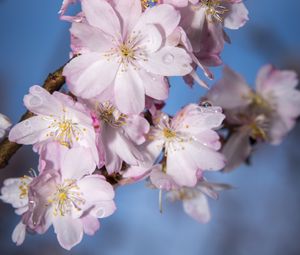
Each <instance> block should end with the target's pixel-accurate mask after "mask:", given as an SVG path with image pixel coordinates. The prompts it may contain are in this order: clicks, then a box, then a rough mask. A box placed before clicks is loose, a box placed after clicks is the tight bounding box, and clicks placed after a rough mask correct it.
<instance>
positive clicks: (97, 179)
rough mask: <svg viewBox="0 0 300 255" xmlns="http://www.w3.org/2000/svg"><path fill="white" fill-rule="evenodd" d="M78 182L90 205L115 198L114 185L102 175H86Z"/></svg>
mask: <svg viewBox="0 0 300 255" xmlns="http://www.w3.org/2000/svg"><path fill="white" fill-rule="evenodd" d="M77 184H78V187H79V189H80V192H82V194H83V197H84V198H85V200H86V202H87V203H88V204H89V205H93V204H95V203H99V202H102V201H107V200H112V199H113V198H114V195H115V193H114V190H113V187H112V186H111V184H110V183H108V182H107V181H106V180H105V179H104V178H103V176H101V175H90V176H86V177H84V178H83V179H81V180H79V181H78V182H77Z"/></svg>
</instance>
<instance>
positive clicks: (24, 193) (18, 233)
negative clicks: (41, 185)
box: [0, 175, 33, 245]
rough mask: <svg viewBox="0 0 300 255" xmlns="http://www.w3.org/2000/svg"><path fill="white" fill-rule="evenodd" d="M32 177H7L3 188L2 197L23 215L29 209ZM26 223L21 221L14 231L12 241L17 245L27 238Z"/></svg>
mask: <svg viewBox="0 0 300 255" xmlns="http://www.w3.org/2000/svg"><path fill="white" fill-rule="evenodd" d="M32 179H33V178H32V177H30V176H27V175H25V176H23V177H21V178H9V179H6V180H5V181H4V183H3V187H2V188H1V196H0V199H1V200H2V201H3V202H5V203H9V204H11V205H12V207H14V208H15V213H16V214H18V215H22V214H23V213H24V212H26V211H27V210H28V187H29V184H30V183H31V182H32ZM25 235H26V225H25V224H23V222H22V221H20V222H19V223H18V224H17V226H16V227H15V229H14V231H13V233H12V241H13V242H14V243H16V245H21V244H22V243H23V242H24V240H25Z"/></svg>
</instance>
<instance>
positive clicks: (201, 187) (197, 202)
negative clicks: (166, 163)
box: [150, 165, 230, 223]
mask: <svg viewBox="0 0 300 255" xmlns="http://www.w3.org/2000/svg"><path fill="white" fill-rule="evenodd" d="M198 178H199V181H198V183H197V185H196V186H195V187H193V188H189V187H180V186H178V185H177V183H176V182H175V181H174V179H173V178H172V177H171V176H170V175H168V174H166V173H164V172H162V167H161V166H159V165H158V166H156V167H155V168H153V170H152V172H151V175H150V180H151V183H152V184H153V185H154V187H156V188H157V189H160V190H165V191H167V197H168V198H169V199H170V200H171V201H175V200H181V201H182V205H183V209H184V211H185V212H186V213H187V214H188V215H189V216H191V217H192V218H193V219H195V220H197V221H199V222H200V223H207V222H208V221H209V220H210V217H211V216H210V210H209V206H208V201H207V197H206V196H208V197H210V198H213V199H217V198H218V193H217V191H220V190H224V189H229V188H230V186H229V185H227V184H219V183H210V182H207V181H205V180H204V179H203V177H202V176H198Z"/></svg>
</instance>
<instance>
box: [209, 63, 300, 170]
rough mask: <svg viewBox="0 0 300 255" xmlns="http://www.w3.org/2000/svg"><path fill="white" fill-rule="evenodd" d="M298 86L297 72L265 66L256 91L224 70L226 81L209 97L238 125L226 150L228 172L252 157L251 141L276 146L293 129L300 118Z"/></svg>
mask: <svg viewBox="0 0 300 255" xmlns="http://www.w3.org/2000/svg"><path fill="white" fill-rule="evenodd" d="M297 84H298V78H297V75H296V73H295V72H294V71H286V70H283V71H281V70H278V69H276V68H274V67H273V66H271V65H265V66H263V67H262V68H261V69H260V70H259V72H258V75H257V78H256V89H255V90H254V89H252V88H251V87H249V86H248V85H247V83H246V81H245V80H244V78H243V77H242V76H240V75H239V74H237V73H235V72H234V71H233V70H231V69H230V68H229V67H225V68H224V71H223V78H222V79H221V80H220V81H218V82H217V83H216V85H215V86H214V87H213V88H212V89H211V90H210V91H209V92H208V94H207V96H206V97H207V98H208V99H209V100H210V101H211V102H213V103H214V104H218V105H220V106H221V107H222V108H223V109H224V111H225V115H226V122H228V123H230V124H232V125H235V126H236V128H235V133H234V134H232V136H231V137H230V138H229V140H228V142H227V143H226V144H225V146H224V148H223V152H224V154H225V155H226V156H227V158H228V159H229V165H228V166H227V169H228V170H229V169H233V168H235V167H236V166H238V165H239V164H241V163H242V162H243V161H245V160H246V159H247V158H248V156H249V155H250V153H251V150H252V149H251V144H250V143H249V139H250V138H251V139H253V140H256V141H267V142H269V143H271V144H274V145H276V144H279V143H280V142H281V141H282V139H283V137H284V136H285V135H286V134H287V133H288V132H289V131H290V130H291V129H292V128H293V126H294V125H295V122H296V118H297V117H299V116H300V108H299V106H300V92H299V91H298V90H297V89H296V86H297ZM236 152H238V153H236Z"/></svg>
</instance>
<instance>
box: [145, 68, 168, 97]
mask: <svg viewBox="0 0 300 255" xmlns="http://www.w3.org/2000/svg"><path fill="white" fill-rule="evenodd" d="M140 76H141V78H142V80H145V81H147V82H145V83H144V86H145V93H146V95H147V96H149V97H152V98H155V99H157V100H166V99H167V98H168V96H169V87H170V86H169V83H168V81H167V80H166V78H165V77H164V76H162V75H157V74H150V73H148V72H146V71H144V70H140Z"/></svg>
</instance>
